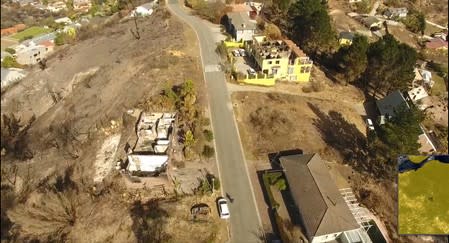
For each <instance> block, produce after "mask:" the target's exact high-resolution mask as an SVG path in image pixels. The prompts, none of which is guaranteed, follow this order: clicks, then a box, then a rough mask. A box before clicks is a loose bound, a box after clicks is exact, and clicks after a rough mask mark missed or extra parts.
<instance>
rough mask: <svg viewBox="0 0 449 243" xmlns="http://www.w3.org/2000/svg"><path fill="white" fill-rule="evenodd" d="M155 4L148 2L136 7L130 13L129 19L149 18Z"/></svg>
mask: <svg viewBox="0 0 449 243" xmlns="http://www.w3.org/2000/svg"><path fill="white" fill-rule="evenodd" d="M156 3H157V2H156V1H155V2H149V3H145V4H142V5H140V6H138V7H137V8H136V9H134V10H133V11H132V12H131V17H138V16H142V17H143V16H149V15H151V14H152V13H153V7H154V5H155V4H156Z"/></svg>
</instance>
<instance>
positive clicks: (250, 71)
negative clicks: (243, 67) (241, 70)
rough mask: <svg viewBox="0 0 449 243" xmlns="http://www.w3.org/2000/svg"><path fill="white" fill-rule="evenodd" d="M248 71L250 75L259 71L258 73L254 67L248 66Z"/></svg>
mask: <svg viewBox="0 0 449 243" xmlns="http://www.w3.org/2000/svg"><path fill="white" fill-rule="evenodd" d="M247 71H248V73H249V75H256V74H257V73H256V70H254V68H248V70H247Z"/></svg>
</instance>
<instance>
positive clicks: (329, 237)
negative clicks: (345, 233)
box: [311, 232, 342, 243]
mask: <svg viewBox="0 0 449 243" xmlns="http://www.w3.org/2000/svg"><path fill="white" fill-rule="evenodd" d="M341 233H342V232H337V233H334V234H328V235H320V236H315V237H313V239H312V242H311V243H321V242H329V241H333V240H335V239H337V238H338V237H339V236H340V235H341Z"/></svg>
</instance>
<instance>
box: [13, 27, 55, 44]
mask: <svg viewBox="0 0 449 243" xmlns="http://www.w3.org/2000/svg"><path fill="white" fill-rule="evenodd" d="M50 32H52V29H45V28H43V27H37V26H33V27H30V28H28V29H25V30H24V31H21V32H19V33H17V34H15V35H13V36H11V37H12V38H14V39H17V40H19V41H24V40H26V39H27V37H29V36H31V37H32V38H34V37H36V36H39V35H43V34H47V33H50Z"/></svg>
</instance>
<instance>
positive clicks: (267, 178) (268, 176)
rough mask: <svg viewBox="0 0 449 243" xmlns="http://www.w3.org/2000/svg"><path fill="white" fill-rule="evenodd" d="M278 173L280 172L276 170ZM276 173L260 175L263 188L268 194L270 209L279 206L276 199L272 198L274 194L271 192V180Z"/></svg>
mask: <svg viewBox="0 0 449 243" xmlns="http://www.w3.org/2000/svg"><path fill="white" fill-rule="evenodd" d="M278 173H279V174H280V172H278ZM276 174H277V173H265V174H263V176H262V179H263V184H264V186H265V189H266V190H267V194H268V199H269V201H270V206H271V209H278V208H279V203H278V202H276V200H274V196H273V193H272V192H271V188H270V186H271V181H272V180H273V177H276V176H277V175H276Z"/></svg>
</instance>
